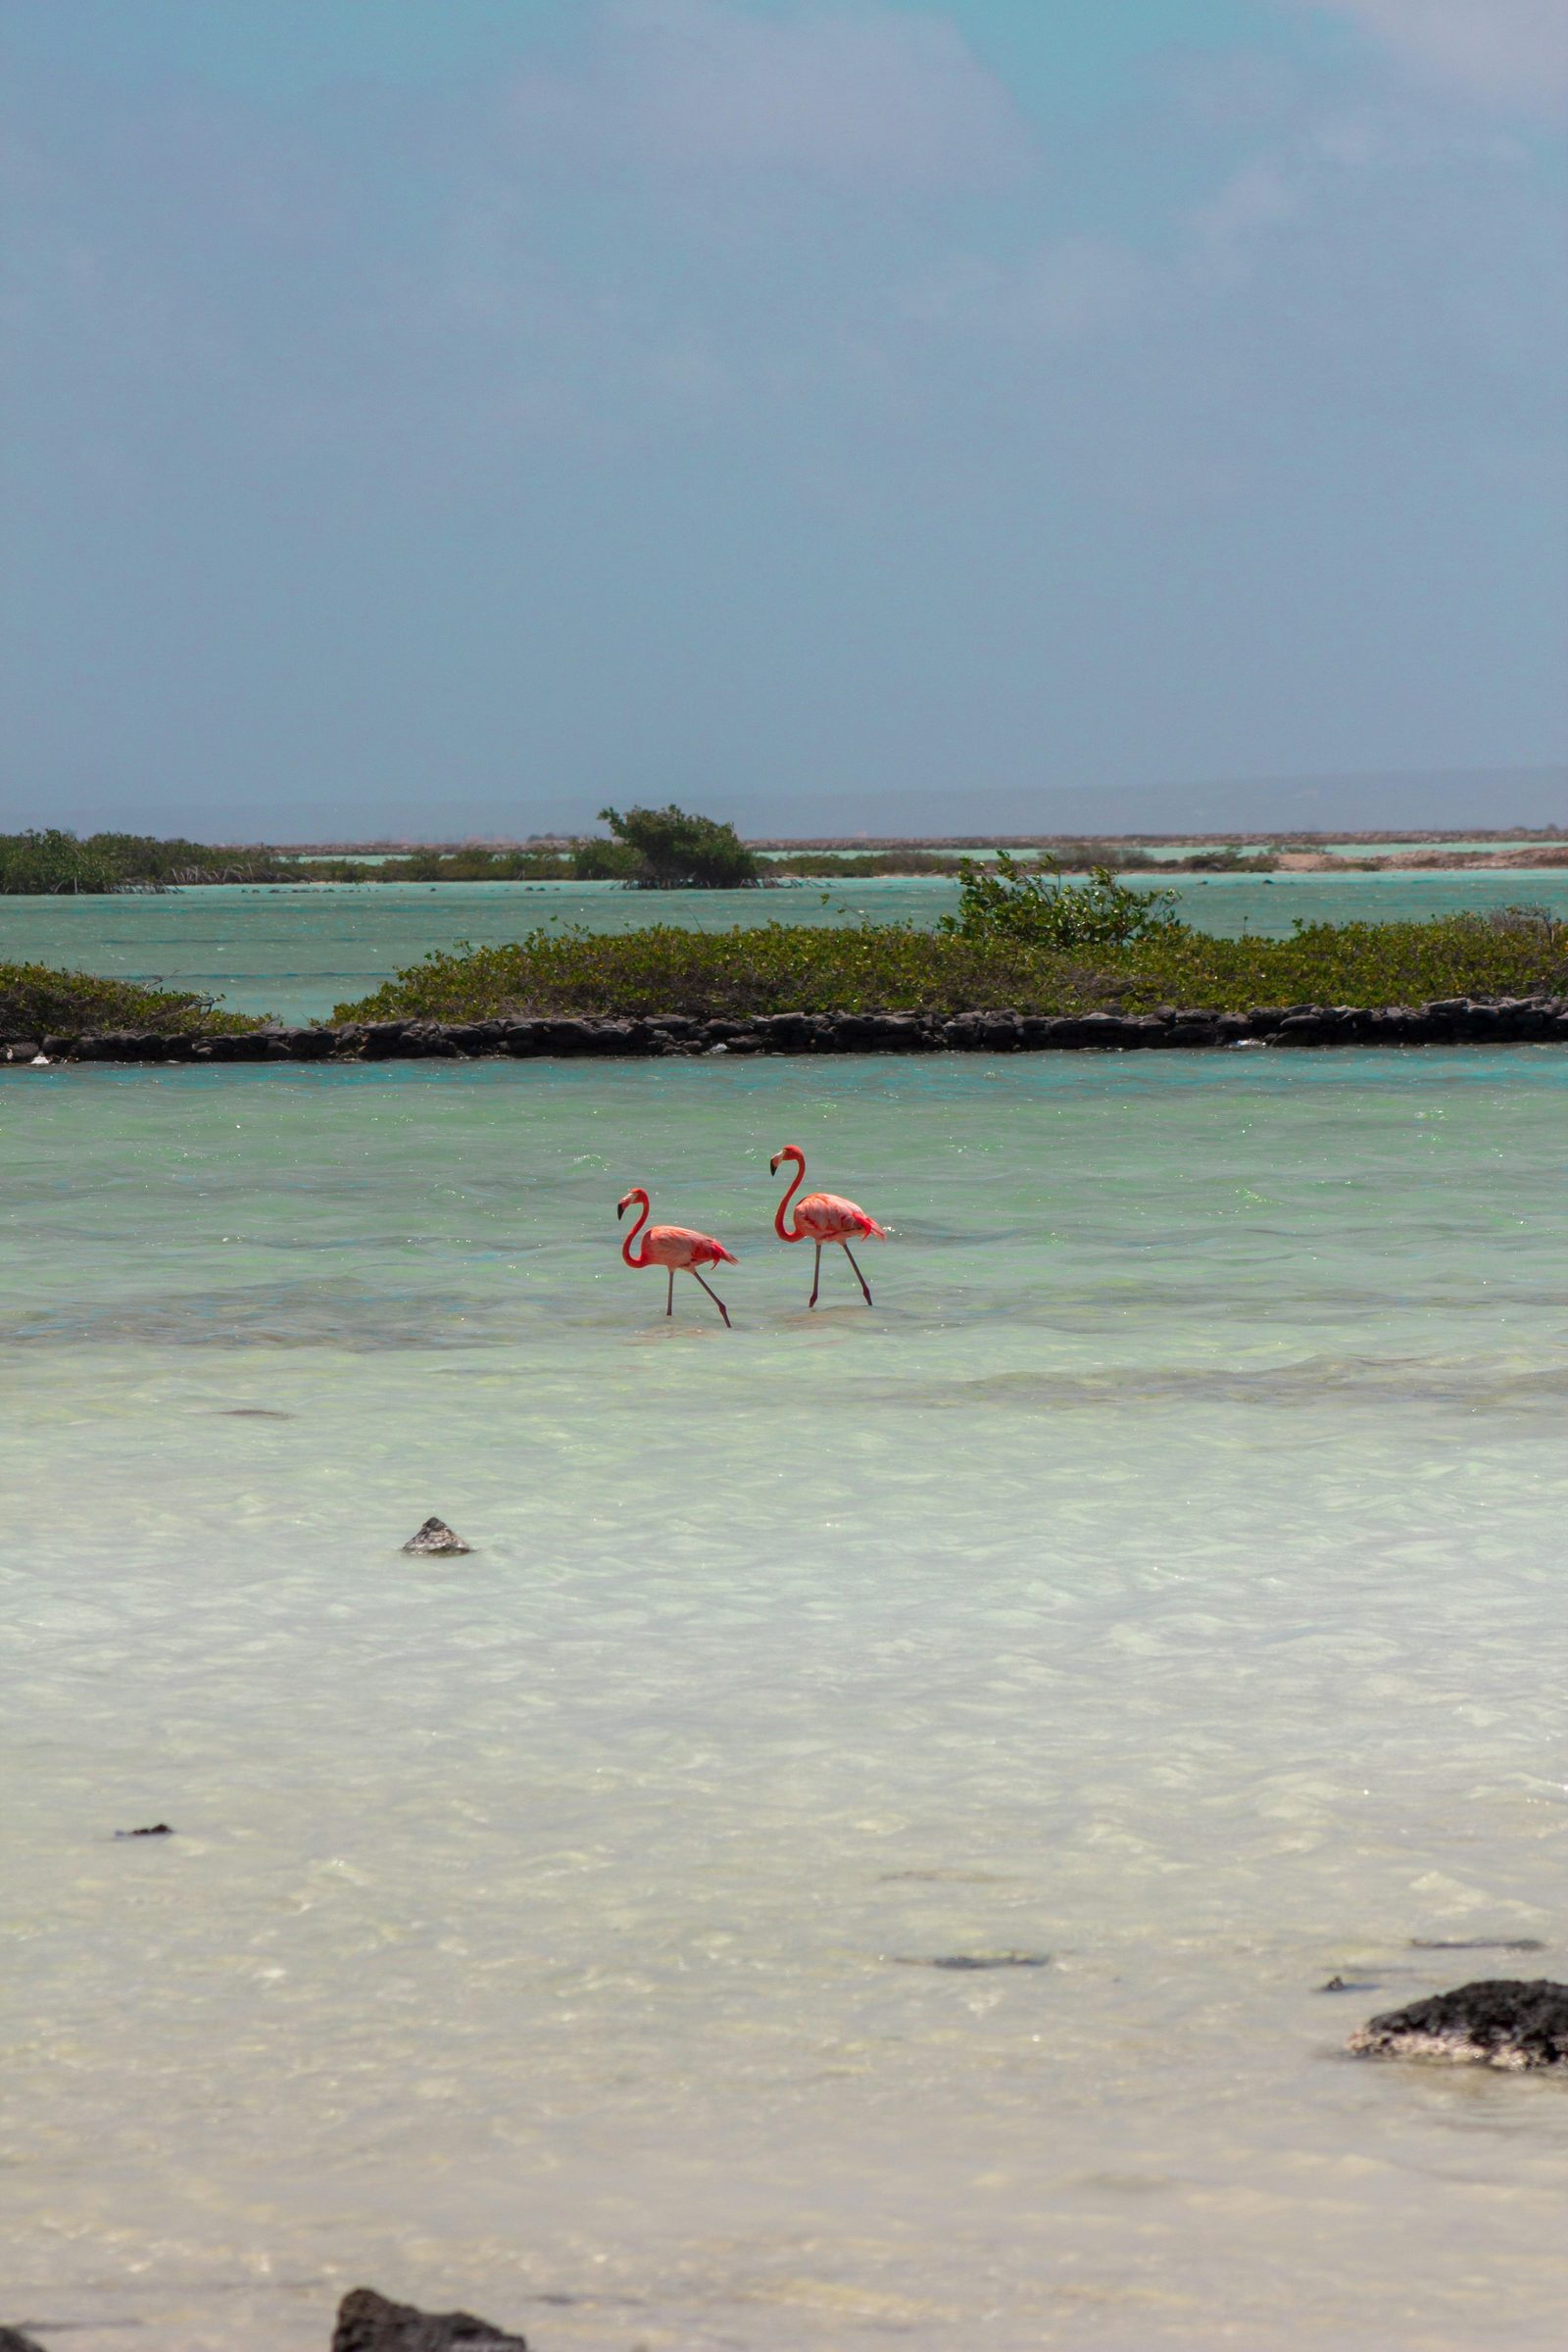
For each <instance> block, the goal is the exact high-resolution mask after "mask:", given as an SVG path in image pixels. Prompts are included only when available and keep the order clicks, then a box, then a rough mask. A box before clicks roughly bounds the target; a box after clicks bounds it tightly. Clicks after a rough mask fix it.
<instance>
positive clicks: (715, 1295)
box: [670, 1266, 734, 1331]
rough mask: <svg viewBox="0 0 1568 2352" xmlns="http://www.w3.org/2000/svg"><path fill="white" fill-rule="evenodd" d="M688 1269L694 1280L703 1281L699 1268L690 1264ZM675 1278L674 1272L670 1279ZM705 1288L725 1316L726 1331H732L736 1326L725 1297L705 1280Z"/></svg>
mask: <svg viewBox="0 0 1568 2352" xmlns="http://www.w3.org/2000/svg"><path fill="white" fill-rule="evenodd" d="M686 1271H687V1273H688V1274H689V1275H690V1276H691V1278H692V1280H693V1282H703V1278H702V1276H701V1275H700V1274H699V1273H698V1271H697V1268H696V1267H695V1266H688V1267H687V1269H686ZM674 1279H675V1277H674V1275H673V1274H672V1275H671V1276H670V1281H671V1282H673V1281H674ZM703 1288H704V1290H705V1291H707V1293H708V1296H709V1297H710V1299H711V1300H712V1301H713V1304H714V1305H715V1306H716V1307H717V1309H718V1311H719V1313H720V1314H721V1315H722V1316H723V1318H724V1329H725V1330H726V1331H730V1330H732V1329H733V1328H734V1326H733V1325H732V1324H731V1322H730V1319H729V1308H728V1307H727V1306H726V1305H725V1304H724V1301H723V1299H721V1298H720V1297H719V1295H718V1293H717V1292H716V1291H715V1290H713V1289H712V1288H711V1285H710V1284H708V1283H706V1282H703Z"/></svg>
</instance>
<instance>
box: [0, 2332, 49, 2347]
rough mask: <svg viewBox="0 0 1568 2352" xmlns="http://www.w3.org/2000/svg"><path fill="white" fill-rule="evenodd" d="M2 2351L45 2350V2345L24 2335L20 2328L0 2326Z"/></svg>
mask: <svg viewBox="0 0 1568 2352" xmlns="http://www.w3.org/2000/svg"><path fill="white" fill-rule="evenodd" d="M0 2352H43V2346H42V2344H35V2343H34V2342H33V2340H32V2338H31V2336H30V2335H24V2334H23V2332H22V2330H21V2328H20V2327H0Z"/></svg>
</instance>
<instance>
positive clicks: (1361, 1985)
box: [1317, 1977, 1379, 1992]
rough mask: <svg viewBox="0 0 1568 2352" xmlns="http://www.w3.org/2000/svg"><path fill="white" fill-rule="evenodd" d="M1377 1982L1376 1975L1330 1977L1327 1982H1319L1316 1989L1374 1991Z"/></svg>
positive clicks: (1320, 1990) (1322, 1990)
mask: <svg viewBox="0 0 1568 2352" xmlns="http://www.w3.org/2000/svg"><path fill="white" fill-rule="evenodd" d="M1378 1982H1379V1981H1378V1979H1377V1978H1376V1977H1330V1979H1329V1981H1328V1983H1327V1984H1326V1985H1319V1986H1318V1987H1317V1989H1318V1991H1319V1992H1376V1991H1377V1989H1378Z"/></svg>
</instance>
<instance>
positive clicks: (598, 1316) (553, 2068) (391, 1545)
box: [0, 1050, 1568, 2352]
mask: <svg viewBox="0 0 1568 2352" xmlns="http://www.w3.org/2000/svg"><path fill="white" fill-rule="evenodd" d="M0 1121H3V1125H4V1133H5V1152H6V1169H7V1182H6V1187H5V1195H4V1208H3V1215H0V1252H3V1267H0V1274H3V1284H0V1301H3V1304H0V1376H3V1378H4V1380H5V1383H6V1388H7V1392H8V1394H7V1399H6V1402H7V1462H6V1467H7V1488H8V1493H7V1528H8V1542H7V1544H6V1545H5V1550H4V1555H3V1557H0V1592H3V1608H4V1623H5V1626H6V1629H7V1642H6V1652H5V1657H6V1691H5V1700H4V1705H3V1707H0V1785H3V1786H4V1788H5V1790H6V1795H7V1801H6V1804H5V1807H4V1810H3V1813H0V1838H3V1840H4V1845H5V1858H4V1885H5V1887H6V1891H7V1900H6V1955H5V1959H6V1965H5V1969H4V1984H5V1986H6V1992H7V2003H6V2008H7V2025H6V2029H5V2047H4V2063H3V2066H0V2097H3V2100H4V2113H3V2119H0V2152H3V2156H4V2161H5V2168H6V2171H5V2177H6V2180H7V2195H6V2205H7V2222H8V2237H9V2244H8V2253H7V2259H6V2262H5V2265H4V2271H5V2308H4V2316H5V2317H6V2318H7V2319H8V2320H10V2321H11V2322H12V2323H14V2324H18V2325H24V2326H29V2325H30V2326H31V2327H34V2328H35V2329H36V2331H37V2332H38V2333H39V2334H40V2335H42V2336H43V2338H44V2340H45V2341H59V2342H62V2343H65V2342H69V2343H71V2344H72V2345H73V2346H79V2347H80V2348H81V2352H123V2347H127V2346H130V2345H132V2344H135V2343H141V2342H146V2343H156V2344H160V2345H162V2344H169V2345H177V2346H179V2347H180V2352H320V2347H321V2346H322V2345H323V2344H324V2343H325V2341H326V2337H327V2332H328V2324H329V2315H330V2311H331V2309H332V2307H333V2305H334V2303H335V2300H336V2298H337V2296H338V2295H339V2294H340V2293H341V2292H342V2291H343V2290H344V2289H345V2288H346V2287H347V2286H348V2285H350V2284H353V2283H355V2282H357V2281H359V2280H361V2279H367V2280H370V2281H373V2282H374V2283H376V2284H378V2285H380V2286H381V2287H382V2288H383V2289H385V2290H388V2291H391V2292H394V2293H399V2294H406V2295H409V2296H411V2297H414V2298H416V2299H417V2300H419V2301H421V2302H424V2303H426V2304H427V2305H434V2306H439V2307H450V2306H451V2305H452V2304H454V2303H462V2304H465V2305H466V2306H467V2307H468V2308H470V2309H473V2310H477V2311H481V2312H484V2313H486V2314H488V2315H490V2316H492V2317H494V2318H496V2319H499V2320H503V2321H510V2322H512V2323H513V2324H515V2325H516V2326H518V2327H521V2328H523V2329H524V2330H525V2331H526V2333H527V2334H528V2337H529V2340H530V2342H532V2343H535V2344H536V2345H537V2346H539V2347H540V2348H541V2352H631V2348H632V2347H634V2346H639V2345H641V2346H647V2347H666V2348H670V2352H673V2348H674V2347H680V2348H682V2352H691V2348H693V2347H696V2348H698V2352H705V2348H711V2352H716V2348H717V2347H720V2346H722V2347H726V2348H730V2352H736V2348H738V2352H873V2348H874V2347H879V2346H883V2345H885V2344H887V2343H888V2342H889V2341H890V2340H891V2341H897V2342H899V2343H901V2344H904V2345H907V2346H908V2347H910V2352H952V2347H954V2346H956V2345H968V2344H971V2343H976V2342H981V2341H983V2342H985V2343H986V2344H988V2345H993V2346H996V2347H999V2348H1002V2352H1035V2348H1036V2347H1039V2346H1042V2345H1061V2346H1070V2347H1073V2352H1081V2348H1083V2347H1094V2348H1095V2352H1150V2348H1151V2347H1155V2348H1163V2347H1172V2346H1183V2347H1202V2348H1203V2352H1208V2348H1209V2347H1213V2346H1215V2345H1221V2344H1235V2345H1237V2346H1238V2347H1246V2352H1327V2348H1330V2347H1332V2348H1334V2352H1368V2348H1369V2347H1372V2346H1377V2347H1378V2348H1379V2352H1387V2348H1388V2347H1396V2346H1397V2347H1410V2348H1412V2352H1413V2348H1415V2347H1420V2348H1421V2352H1497V2347H1498V2346H1500V2345H1502V2344H1506V2345H1507V2346H1508V2347H1509V2348H1510V2352H1521V2348H1525V2347H1530V2348H1535V2347H1541V2348H1543V2352H1544V2348H1545V2347H1548V2346H1549V2347H1552V2348H1553V2352H1555V2347H1557V2346H1559V2345H1560V2344H1561V2341H1562V2314H1563V2311H1564V2309H1565V2308H1568V2232H1565V2231H1564V2229H1563V2227H1562V2213H1563V2203H1562V2199H1563V2180H1564V2171H1565V2166H1568V2085H1565V2084H1563V2083H1560V2082H1551V2081H1545V2080H1542V2079H1532V2078H1519V2077H1498V2076H1491V2075H1480V2076H1477V2075H1469V2074H1464V2073H1451V2072H1443V2071H1428V2070H1421V2069H1410V2068H1399V2067H1391V2066H1384V2067H1378V2066H1371V2065H1366V2064H1359V2063H1356V2062H1354V2061H1351V2060H1349V2059H1347V2058H1345V2057H1344V2056H1343V2055H1341V2045H1342V2043H1343V2041H1344V2038H1345V2036H1346V2035H1347V2034H1348V2032H1349V2031H1350V2029H1351V2028H1352V2027H1353V2026H1354V2025H1355V2024H1356V2023H1358V2022H1359V2021H1360V2020H1361V2019H1362V2018H1364V2017H1365V2016H1367V2015H1368V2014H1370V2013H1371V2012H1373V2011H1375V2010H1377V2009H1379V2008H1383V2007H1386V2006H1389V2005H1391V2004H1393V2003H1396V2002H1398V2001H1400V2000H1403V1999H1407V1998H1411V1997H1414V1996H1415V1995H1416V1994H1417V1993H1419V1992H1422V1991H1424V1990H1427V1989H1431V1988H1434V1987H1437V1986H1440V1985H1446V1984H1453V1983H1457V1982H1461V1981H1463V1980H1464V1979H1465V1978H1467V1977H1470V1976H1473V1975H1478V1974H1479V1975H1488V1974H1491V1975H1495V1974H1511V1973H1518V1972H1520V1971H1521V1970H1522V1971H1523V1972H1524V1973H1527V1974H1547V1975H1554V1976H1558V1977H1563V1976H1568V1948H1565V1947H1568V1749H1565V1744H1564V1734H1563V1699H1562V1694H1563V1691H1564V1688H1565V1684H1568V1613H1565V1611H1564V1607H1563V1590H1562V1587H1563V1528H1564V1524H1565V1514H1568V1462H1565V1455H1564V1445H1563V1430H1564V1405H1565V1401H1568V1277H1565V1272H1564V1269H1565V1266H1568V1193H1565V1190H1564V1185H1563V1153H1564V1136H1565V1130H1568V1056H1563V1055H1560V1054H1554V1053H1552V1052H1551V1051H1549V1050H1540V1051H1520V1052H1515V1053H1512V1054H1484V1053H1439V1052H1429V1053H1425V1054H1408V1055H1406V1054H1365V1055H1357V1054H1336V1055H1333V1056H1325V1057H1323V1058H1321V1059H1317V1058H1311V1057H1304V1058H1302V1059H1301V1060H1292V1061H1288V1062H1287V1061H1285V1060H1284V1059H1283V1058H1282V1059H1275V1058H1273V1057H1269V1056H1264V1055H1255V1056H1252V1055H1247V1054H1230V1055H1204V1054H1190V1055H1178V1056H1171V1057H1169V1058H1167V1059H1159V1060H1153V1059H1151V1060H1149V1061H1132V1062H1111V1063H1106V1062H1103V1061H1101V1060H1099V1058H1098V1057H1097V1058H1096V1059H1095V1060H1093V1061H1090V1060H1080V1059H1075V1058H1073V1057H1071V1056H1064V1057H1059V1058H1058V1057H1050V1056H1047V1057H1040V1058H1038V1059H1027V1060H1019V1059H1015V1058H1014V1059H1007V1060H1004V1061H1000V1062H998V1063H996V1064H995V1065H992V1064H988V1063H986V1062H985V1061H983V1060H981V1059H979V1058H977V1057H967V1056H966V1057H938V1058H933V1059H931V1060H928V1061H924V1062H921V1063H918V1064H907V1063H884V1062H880V1061H876V1060H869V1059H868V1060H864V1061H854V1062H839V1061H835V1062H832V1063H830V1064H825V1065H821V1066H808V1065H801V1064H793V1063H792V1064H764V1065H759V1064H757V1063H737V1064H733V1065H725V1064H724V1063H722V1062H713V1063H696V1064H678V1065H668V1066H658V1067H654V1066H648V1065H642V1066H638V1065H626V1066H624V1067H618V1068H617V1067H610V1068H605V1067H594V1068H587V1067H573V1066H571V1065H567V1064H564V1065H559V1066H551V1065H548V1064H532V1065H530V1064H523V1065H494V1066H490V1065H471V1066H456V1067H452V1066H448V1067H439V1066H429V1065H426V1066H422V1067H420V1066H414V1067H408V1068H403V1069H400V1068H398V1067H397V1066H396V1065H392V1066H386V1065H383V1066H379V1067H372V1068H366V1069H342V1070H336V1069H333V1070H314V1069H290V1068H286V1067H283V1068H277V1069H262V1070H257V1071H250V1070H243V1069H238V1068H230V1069H214V1070H207V1071H189V1070H187V1071H167V1072H153V1071H136V1070H113V1069H98V1068H82V1069H76V1070H64V1071H45V1072H34V1071H30V1070H26V1071H21V1070H19V1071H13V1072H8V1073H5V1074H4V1075H3V1076H0ZM787 1140H788V1141H793V1142H799V1143H800V1144H802V1145H803V1146H804V1148H805V1149H806V1151H807V1152H808V1154H809V1161H810V1168H811V1175H812V1178H813V1179H814V1180H816V1181H819V1182H823V1183H827V1184H830V1185H832V1186H835V1187H840V1188H842V1189H844V1190H845V1191H847V1192H849V1193H850V1194H851V1195H852V1196H854V1197H856V1198H858V1199H859V1200H861V1201H863V1202H864V1203H865V1204H866V1205H867V1206H868V1207H869V1208H871V1209H872V1211H873V1212H874V1213H876V1214H878V1215H880V1216H881V1217H882V1218H884V1219H885V1220H886V1221H887V1222H888V1223H889V1224H890V1225H891V1226H892V1227H893V1229H894V1238H893V1240H892V1241H891V1242H890V1243H889V1244H888V1245H887V1246H886V1247H883V1248H874V1249H873V1248H868V1249H867V1250H866V1252H865V1257H864V1261H863V1262H864V1263H865V1265H866V1270H867V1272H868V1274H869V1275H870V1276H871V1277H872V1287H873V1290H874V1292H875V1295H876V1305H875V1307H874V1308H873V1309H871V1310H869V1311H867V1310H866V1309H865V1308H864V1307H862V1306H859V1305H858V1304H856V1303H853V1301H854V1299H855V1294H854V1293H853V1292H852V1291H851V1289H850V1287H849V1283H848V1277H847V1270H846V1269H845V1268H844V1267H843V1266H842V1265H841V1264H840V1265H836V1266H834V1267H833V1268H831V1269H830V1270H829V1273H828V1277H827V1280H828V1285H829V1289H828V1304H827V1307H826V1309H825V1311H822V1312H819V1313H818V1314H817V1315H815V1316H809V1315H808V1314H807V1313H806V1312H805V1299H806V1294H807V1289H808V1284H809V1265H808V1264H806V1263H803V1258H804V1255H805V1253H804V1252H803V1251H801V1250H786V1249H784V1248H783V1247H781V1246H780V1245H779V1244H778V1243H777V1242H776V1241H775V1240H774V1239H773V1238H772V1236H771V1233H770V1230H769V1220H770V1213H771V1208H772V1202H773V1199H774V1187H773V1185H772V1183H771V1181H770V1179H769V1177H768V1174H767V1158H768V1155H769V1153H770V1152H772V1151H773V1150H774V1149H776V1147H777V1146H778V1145H780V1144H781V1143H783V1142H785V1141H787ZM634 1182H642V1183H646V1184H647V1185H649V1187H650V1188H651V1190H652V1191H653V1194H654V1198H655V1202H656V1209H657V1211H658V1212H662V1214H663V1215H665V1216H668V1217H675V1218H678V1219H681V1220H690V1221H692V1222H695V1223H697V1224H699V1225H702V1226H705V1227H707V1228H709V1229H710V1230H712V1231H715V1232H716V1233H718V1234H719V1235H720V1236H721V1237H723V1238H725V1239H726V1240H727V1241H729V1242H730V1243H731V1245H732V1246H734V1247H736V1248H737V1249H738V1250H740V1252H741V1256H742V1262H741V1264H740V1265H739V1266H737V1267H734V1268H726V1269H724V1282H723V1284H722V1286H721V1288H722V1289H723V1292H724V1295H725V1296H726V1297H727V1299H729V1302H730V1304H731V1307H732V1311H733V1313H734V1316H735V1324H736V1328H735V1330H734V1331H733V1333H725V1332H724V1331H723V1330H722V1329H721V1328H719V1327H718V1325H717V1323H716V1320H715V1319H714V1318H713V1316H712V1311H711V1308H710V1307H709V1306H708V1304H707V1302H706V1300H704V1299H702V1298H701V1296H700V1294H698V1293H697V1292H696V1290H695V1288H694V1286H692V1285H690V1284H689V1283H688V1284H686V1285H685V1286H684V1287H685V1289H686V1290H687V1291H688V1292H689V1293H690V1296H689V1297H683V1298H682V1299H681V1300H680V1309H679V1315H678V1318H677V1319H676V1320H675V1321H674V1322H673V1323H666V1322H665V1321H664V1320H663V1318H662V1284H661V1280H660V1277H659V1276H658V1275H657V1274H652V1273H651V1274H647V1275H637V1274H633V1273H631V1272H628V1271H627V1270H626V1268H625V1267H624V1266H622V1265H621V1263H620V1262H619V1260H618V1258H617V1256H616V1252H615V1226H614V1219H613V1202H614V1201H615V1199H616V1198H617V1196H618V1195H619V1194H620V1192H621V1191H622V1190H623V1189H624V1188H625V1187H627V1186H628V1185H630V1184H632V1183H634ZM699 1310H701V1311H699ZM432 1511H437V1512H440V1513H442V1514H443V1515H444V1516H446V1517H447V1518H448V1519H449V1520H450V1521H451V1522H452V1523H453V1524H454V1525H455V1526H456V1527H457V1528H458V1529H459V1530H460V1531H461V1532H462V1533H463V1534H464V1535H465V1536H466V1538H467V1539H468V1541H469V1542H470V1543H471V1544H474V1545H475V1546H476V1547H477V1548H476V1549H475V1550H474V1552H473V1554H472V1556H471V1557H467V1558H460V1559H456V1560H447V1561H442V1560H434V1561H424V1562H419V1561H417V1560H412V1559H408V1558H406V1557H403V1556H402V1555H401V1554H400V1552H399V1550H398V1546H399V1544H401V1542H402V1541H403V1539H404V1538H405V1537H406V1536H407V1535H408V1534H409V1533H410V1532H411V1531H412V1530H413V1529H414V1528H415V1527H416V1526H417V1524H418V1523H419V1522H420V1521H421V1520H422V1519H423V1518H424V1517H425V1516H426V1514H427V1513H429V1512H432ZM156 1821H168V1822H172V1824H173V1825H174V1827H175V1828H176V1830H177V1831H178V1833H179V1835H178V1836H177V1838H173V1839H171V1840H164V1841H152V1842H140V1843H116V1842H114V1841H113V1840H112V1838H111V1833H112V1832H113V1831H114V1830H116V1829H126V1828H131V1827H134V1826H137V1825H138V1824H142V1823H148V1822H156ZM1498 1936H1501V1937H1517V1936H1535V1937H1539V1938H1540V1939H1541V1940H1542V1942H1543V1944H1544V1947H1545V1948H1544V1950H1543V1951H1542V1952H1540V1953H1536V1954H1531V1955H1529V1956H1526V1957H1524V1958H1522V1959H1521V1958H1519V1957H1517V1956H1512V1955H1509V1954H1507V1953H1505V1952H1489V1951H1476V1952H1434V1951H1428V1950H1421V1949H1417V1948H1414V1946H1413V1944H1412V1938H1420V1937H1427V1938H1432V1937H1439V1938H1442V1937H1449V1938H1474V1937H1480V1938H1490V1937H1498ZM1007 1949H1011V1950H1015V1951H1019V1952H1023V1953H1027V1954H1034V1955H1042V1954H1050V1955H1051V1959H1050V1964H1049V1965H1048V1966H1044V1967H1038V1968H1013V1969H1006V1970H997V1971H994V1972H981V1971H970V1972H963V1971H950V1970H939V1969H934V1968H931V1967H929V1966H926V1965H922V1963H925V1962H928V1961H930V1960H933V1959H936V1958H940V1957H954V1956H960V1955H970V1956H974V1955H979V1954H985V1953H994V1952H997V1951H1000V1950H1007ZM1335 1973H1338V1974H1340V1975H1343V1976H1345V1977H1348V1978H1350V1979H1352V1980H1354V1981H1355V1982H1356V1983H1357V1985H1358V1986H1359V1987H1360V1988H1359V1989H1357V1990H1355V1991H1352V1992H1349V1993H1344V1994H1329V1993H1324V1992H1320V1991H1319V1990H1317V1989H1316V1988H1317V1987H1318V1986H1319V1985H1322V1984H1323V1983H1324V1981H1325V1980H1326V1979H1327V1978H1328V1977H1329V1976H1330V1975H1331V1974H1335ZM51 2330H53V2331H54V2332H53V2333H52V2332H51Z"/></svg>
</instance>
